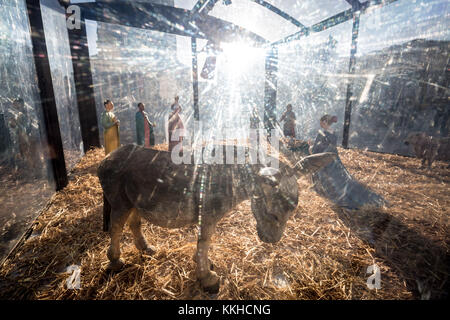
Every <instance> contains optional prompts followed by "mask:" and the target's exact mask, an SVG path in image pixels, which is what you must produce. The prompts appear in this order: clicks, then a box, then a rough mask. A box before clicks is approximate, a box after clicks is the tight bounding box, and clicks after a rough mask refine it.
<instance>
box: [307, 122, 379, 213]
mask: <svg viewBox="0 0 450 320" xmlns="http://www.w3.org/2000/svg"><path fill="white" fill-rule="evenodd" d="M336 121H337V117H335V116H334V117H331V116H329V115H325V116H323V117H322V118H321V121H320V125H321V127H322V129H321V130H319V133H318V134H317V137H316V140H315V142H314V145H313V147H312V149H311V153H312V154H314V153H322V152H333V153H335V154H336V155H337V158H336V159H335V160H334V161H333V162H332V163H330V164H329V165H327V166H326V167H324V168H322V169H321V170H319V171H317V172H316V173H315V174H313V176H312V179H313V182H314V190H315V191H316V192H317V193H318V194H320V195H321V196H323V197H325V198H327V199H329V200H331V201H332V202H333V203H335V204H336V205H337V206H339V207H342V208H346V209H351V210H356V209H362V208H368V207H371V208H379V207H382V206H383V205H385V204H386V201H385V200H384V199H383V197H381V196H380V195H378V194H376V193H375V192H373V191H372V190H370V189H369V188H368V187H366V186H365V185H363V184H361V183H360V182H358V181H356V180H355V179H354V178H353V177H352V176H351V175H350V173H349V172H348V171H347V169H346V168H345V166H344V165H343V163H342V161H341V159H340V158H339V155H338V150H337V136H336V134H334V133H333V132H331V131H329V128H330V126H331V124H332V123H333V122H336Z"/></svg>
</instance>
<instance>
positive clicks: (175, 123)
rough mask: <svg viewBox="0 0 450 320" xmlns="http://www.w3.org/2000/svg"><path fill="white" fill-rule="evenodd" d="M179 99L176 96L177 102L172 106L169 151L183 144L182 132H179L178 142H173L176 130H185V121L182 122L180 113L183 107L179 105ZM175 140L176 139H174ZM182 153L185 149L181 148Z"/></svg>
mask: <svg viewBox="0 0 450 320" xmlns="http://www.w3.org/2000/svg"><path fill="white" fill-rule="evenodd" d="M178 100H179V97H178V96H175V102H174V103H173V104H172V105H171V107H170V108H171V109H172V113H171V114H170V115H169V126H168V127H169V128H168V129H169V151H172V150H173V148H174V147H175V146H176V145H177V144H179V143H183V134H182V132H178V134H179V136H178V139H177V140H174V141H173V140H172V135H173V134H174V133H175V131H176V130H183V129H184V125H183V120H181V117H180V112H181V106H180V104H179V103H178ZM174 139H175V138H174ZM180 147H181V149H180V151H182V150H183V147H182V146H180Z"/></svg>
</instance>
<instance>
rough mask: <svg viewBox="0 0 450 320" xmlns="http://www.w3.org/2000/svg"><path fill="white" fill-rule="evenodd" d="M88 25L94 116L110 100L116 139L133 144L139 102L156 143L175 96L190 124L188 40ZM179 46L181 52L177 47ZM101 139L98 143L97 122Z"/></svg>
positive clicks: (164, 132)
mask: <svg viewBox="0 0 450 320" xmlns="http://www.w3.org/2000/svg"><path fill="white" fill-rule="evenodd" d="M90 26H91V28H93V29H94V31H93V34H95V38H93V39H92V38H91V39H90V42H89V45H90V48H89V50H90V58H91V67H92V72H93V80H94V90H95V96H96V105H97V115H98V117H100V115H101V113H102V112H103V110H104V106H103V101H104V100H106V99H109V100H111V101H112V102H113V103H114V110H113V112H114V114H115V116H116V117H117V118H118V119H119V120H120V140H121V143H122V144H127V143H133V142H136V138H135V131H136V124H135V114H136V112H137V111H138V108H137V104H138V103H139V102H142V103H144V105H145V106H146V107H145V110H146V112H147V113H148V114H149V118H150V121H153V122H155V123H156V127H155V131H154V132H155V143H156V144H158V143H163V142H164V141H166V140H167V119H168V117H169V114H170V112H171V110H170V106H171V104H172V103H173V102H174V97H175V95H178V96H179V97H180V105H181V106H182V109H183V110H182V114H181V115H182V118H183V120H184V123H185V125H186V126H190V124H191V123H192V122H193V107H192V106H193V102H192V101H193V93H192V65H191V60H192V58H191V51H190V38H186V37H182V36H175V35H173V34H167V33H163V32H158V31H150V30H141V29H137V28H131V27H125V26H118V25H112V24H107V23H100V22H98V23H92V22H90ZM91 44H92V46H91ZM180 46H183V48H184V49H186V50H178V48H179V47H180ZM93 50H95V51H93ZM99 123H100V118H99ZM100 138H101V140H102V141H103V129H102V127H101V126H100Z"/></svg>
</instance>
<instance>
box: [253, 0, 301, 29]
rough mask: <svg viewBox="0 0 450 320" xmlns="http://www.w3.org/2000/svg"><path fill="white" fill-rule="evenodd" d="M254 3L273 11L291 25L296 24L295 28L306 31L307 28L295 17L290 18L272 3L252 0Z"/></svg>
mask: <svg viewBox="0 0 450 320" xmlns="http://www.w3.org/2000/svg"><path fill="white" fill-rule="evenodd" d="M250 1H252V2H255V3H256V4H259V5H261V6H263V7H265V8H267V9H269V10H270V11H272V12H273V13H275V14H277V15H279V16H280V17H282V18H284V19H286V20H288V21H289V22H290V23H292V24H294V25H295V26H297V27H299V28H302V29H306V26H305V25H304V24H302V23H300V21H298V20H297V19H295V18H294V17H292V16H290V15H289V14H287V13H286V12H284V11H282V10H280V9H279V8H277V7H275V6H273V5H271V4H270V3H268V2H266V1H264V0H250Z"/></svg>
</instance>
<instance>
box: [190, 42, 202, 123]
mask: <svg viewBox="0 0 450 320" xmlns="http://www.w3.org/2000/svg"><path fill="white" fill-rule="evenodd" d="M191 48H192V86H193V90H194V120H195V121H200V113H199V110H198V63H197V39H196V38H194V37H192V38H191Z"/></svg>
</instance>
